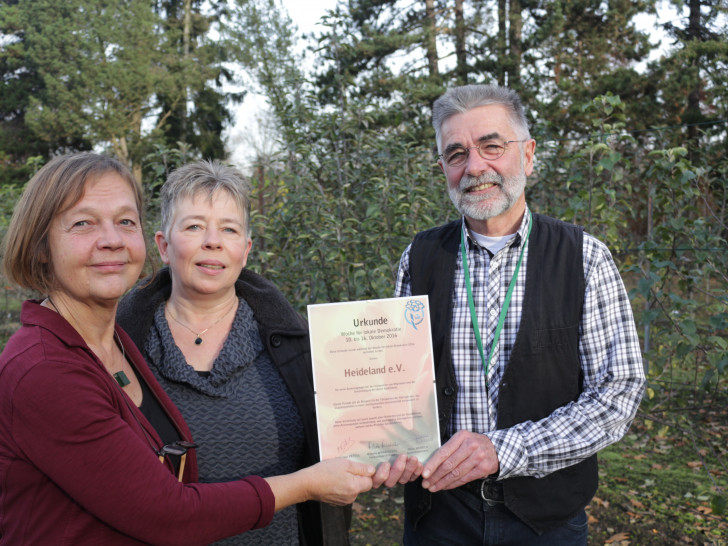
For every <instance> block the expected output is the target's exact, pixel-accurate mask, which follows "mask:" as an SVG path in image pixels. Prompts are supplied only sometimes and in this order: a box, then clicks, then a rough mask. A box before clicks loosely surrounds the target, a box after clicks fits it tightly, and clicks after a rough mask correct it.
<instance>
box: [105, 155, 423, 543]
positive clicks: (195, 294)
mask: <svg viewBox="0 0 728 546" xmlns="http://www.w3.org/2000/svg"><path fill="white" fill-rule="evenodd" d="M249 196H250V187H249V185H248V183H247V181H246V180H245V179H244V177H243V175H242V174H241V173H239V172H238V171H237V170H235V169H233V168H230V167H226V166H223V165H222V164H220V163H217V162H204V161H203V162H198V163H192V164H189V165H185V166H183V167H181V168H179V169H177V170H176V171H174V172H173V173H172V174H171V175H170V177H169V179H168V180H167V182H166V183H165V184H164V186H163V188H162V192H161V213H162V222H161V223H162V225H161V229H160V231H158V232H157V233H156V235H155V241H156V243H157V247H158V249H159V252H160V255H161V258H162V261H163V262H164V263H165V264H166V265H167V267H164V268H163V269H162V270H161V271H160V272H158V273H157V274H156V275H155V276H154V277H153V278H151V279H145V280H143V281H141V282H140V283H139V284H138V285H137V287H136V288H135V289H134V290H133V291H132V292H131V293H130V294H128V295H127V296H126V297H125V298H124V299H123V300H122V302H121V303H120V305H119V311H118V317H117V318H118V321H119V323H120V324H121V325H122V327H123V328H124V329H125V330H126V331H127V332H128V333H129V335H130V336H131V338H132V339H133V340H134V342H135V343H136V344H137V346H138V347H139V348H140V349H141V351H142V354H143V355H144V356H145V358H146V359H147V362H148V363H149V366H150V368H151V369H152V371H153V372H154V374H155V376H156V377H157V379H158V380H159V382H160V383H161V384H162V386H163V387H164V389H165V390H166V391H167V393H168V394H169V396H170V397H171V398H172V401H173V402H174V403H175V404H176V405H177V407H178V408H179V409H180V410H181V411H182V414H183V415H184V418H185V420H186V421H187V423H188V424H189V427H190V429H191V431H192V436H193V438H194V439H195V442H196V443H198V444H199V447H198V448H197V457H198V461H199V473H200V481H203V482H221V481H227V480H231V479H235V478H238V477H240V476H246V475H250V474H254V475H259V476H264V477H265V476H272V475H279V474H286V473H290V472H292V471H294V470H297V469H299V468H302V467H304V466H308V465H310V464H313V463H315V462H317V461H318V460H319V454H318V439H317V432H316V415H315V405H314V396H313V380H312V372H311V360H310V347H309V339H308V329H307V326H306V323H305V321H304V320H303V319H302V318H301V316H300V315H299V314H298V313H297V312H296V311H295V310H294V309H293V307H292V306H291V305H290V304H289V303H288V301H286V299H285V297H284V296H283V295H282V294H281V293H280V291H279V290H278V289H277V288H276V287H275V286H274V285H273V284H272V283H270V282H269V281H267V280H266V279H264V278H263V277H261V276H260V275H257V274H255V273H252V272H250V271H247V270H245V269H244V267H245V264H246V261H247V257H248V253H249V251H250V248H251V239H250V236H249V229H248V227H249V226H248V220H249V218H250V201H249ZM405 462H406V463H407V467H406V468H404V469H403V468H402V467H404V464H405ZM397 464H398V465H400V468H397V469H395V468H392V474H391V475H390V474H389V468H388V467H387V468H384V465H383V466H382V467H380V468H379V471H378V475H377V477H375V485H378V484H380V483H382V482H383V481H384V480H385V479H387V485H391V482H393V481H394V478H395V477H396V478H399V477H400V476H401V479H405V480H408V479H409V478H410V477H413V476H415V475H417V474H418V473H417V470H418V469H421V464H419V463H417V461H416V459H414V460H409V461H403V460H402V458H401V459H399V460H398V462H397ZM387 466H388V465H387ZM350 517H351V512H350V510H349V509H348V508H345V507H338V506H331V505H327V504H323V503H317V502H308V503H304V504H301V505H298V507H296V506H292V507H289V508H287V509H285V510H281V511H280V512H278V513H277V514H276V516H275V517H274V520H273V522H272V523H271V524H270V525H269V526H267V527H266V528H265V529H260V530H256V531H253V532H248V533H245V534H244V535H240V536H238V537H233V538H231V539H227V540H226V541H224V543H225V544H266V545H267V544H281V545H283V544H309V545H318V544H335V545H337V546H338V545H341V544H347V543H348V526H349V521H350Z"/></svg>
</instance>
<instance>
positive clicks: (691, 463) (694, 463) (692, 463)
mask: <svg viewBox="0 0 728 546" xmlns="http://www.w3.org/2000/svg"><path fill="white" fill-rule="evenodd" d="M686 464H687V465H688V466H689V467H690V468H699V467H701V466H703V463H702V462H700V461H688V462H687V463H686Z"/></svg>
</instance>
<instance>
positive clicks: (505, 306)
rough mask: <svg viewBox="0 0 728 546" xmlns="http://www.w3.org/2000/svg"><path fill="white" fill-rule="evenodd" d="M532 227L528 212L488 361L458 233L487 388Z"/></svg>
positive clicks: (462, 232) (531, 217)
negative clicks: (516, 261)
mask: <svg viewBox="0 0 728 546" xmlns="http://www.w3.org/2000/svg"><path fill="white" fill-rule="evenodd" d="M532 226H533V216H532V215H531V211H530V210H529V211H528V230H527V231H526V238H525V239H524V241H523V244H522V245H521V255H520V256H519V257H518V263H517V264H516V270H515V271H514V272H513V277H511V282H510V284H509V285H508V292H507V293H506V298H505V300H504V301H503V306H502V307H501V312H500V317H499V318H498V326H496V329H495V335H494V336H493V344H492V345H491V346H490V354H488V360H486V359H485V352H484V351H483V340H482V338H481V337H480V327H479V326H478V314H477V313H476V312H475V302H474V300H473V287H472V286H471V284H470V270H469V269H468V253H467V249H466V248H465V230H461V231H460V248H461V251H462V255H463V273H464V274H465V288H466V290H467V292H468V306H469V307H470V319H471V320H472V322H473V331H474V332H475V342H476V343H477V345H478V352H479V353H480V359H481V361H482V362H483V369H484V370H485V386H486V387H487V386H488V371H489V367H490V362H491V360H492V359H493V352H494V351H495V347H496V345H498V340H499V339H500V335H501V330H502V329H503V323H505V321H506V315H507V314H508V307H510V305H511V296H512V295H513V289H514V287H515V286H516V277H518V271H519V270H520V269H521V262H522V261H523V252H524V251H525V250H526V245H527V244H528V238H529V237H530V236H531V227H532Z"/></svg>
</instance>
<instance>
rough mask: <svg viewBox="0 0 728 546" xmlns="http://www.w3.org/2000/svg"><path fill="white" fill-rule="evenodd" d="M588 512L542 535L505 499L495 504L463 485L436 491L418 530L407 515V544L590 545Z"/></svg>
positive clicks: (493, 545)
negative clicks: (516, 512) (469, 491)
mask: <svg viewBox="0 0 728 546" xmlns="http://www.w3.org/2000/svg"><path fill="white" fill-rule="evenodd" d="M587 534H588V527H587V518H586V512H585V511H584V510H582V511H581V512H580V513H579V514H577V515H576V516H575V517H574V518H573V519H571V520H570V521H568V522H567V523H565V524H564V525H562V526H561V527H557V528H555V529H551V530H549V531H546V532H545V533H543V534H542V535H538V534H536V533H535V532H534V531H533V530H532V529H531V528H530V527H529V526H528V525H526V524H525V523H523V522H522V521H521V520H520V519H518V518H517V517H516V516H515V515H514V514H513V512H511V511H510V510H508V508H506V507H505V505H504V504H503V503H498V504H495V505H493V506H490V505H488V504H487V503H486V502H485V501H484V500H482V499H480V498H478V497H476V496H475V495H473V494H472V493H468V492H467V491H463V490H461V489H453V490H450V491H439V492H437V493H435V494H433V495H432V509H431V510H430V511H429V512H428V513H427V514H425V515H424V516H423V517H422V519H420V521H419V523H418V524H417V530H416V531H415V530H413V529H412V522H410V521H408V520H407V518H406V517H405V520H404V544H405V546H435V545H437V546H445V545H448V544H451V545H453V546H464V545H465V546H471V545H472V546H476V545H482V546H496V545H498V546H506V545H509V544H511V545H513V546H531V545H533V546H561V545H564V546H566V545H568V546H586V539H587Z"/></svg>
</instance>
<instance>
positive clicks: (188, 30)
mask: <svg viewBox="0 0 728 546" xmlns="http://www.w3.org/2000/svg"><path fill="white" fill-rule="evenodd" d="M191 34H192V0H185V3H184V23H183V27H182V47H183V55H184V60H185V62H186V61H187V60H188V59H189V57H190V40H191ZM179 114H180V137H181V138H182V142H187V86H186V85H184V86H183V89H182V105H181V107H180V110H179Z"/></svg>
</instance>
